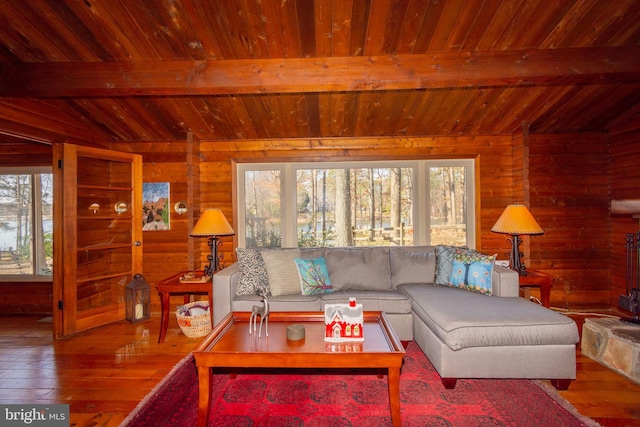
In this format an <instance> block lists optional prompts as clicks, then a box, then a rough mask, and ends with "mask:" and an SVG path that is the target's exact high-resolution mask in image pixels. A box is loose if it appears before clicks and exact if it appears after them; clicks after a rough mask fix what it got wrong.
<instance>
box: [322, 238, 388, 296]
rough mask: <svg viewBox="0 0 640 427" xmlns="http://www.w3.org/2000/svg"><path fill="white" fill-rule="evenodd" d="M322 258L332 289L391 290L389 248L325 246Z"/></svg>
mask: <svg viewBox="0 0 640 427" xmlns="http://www.w3.org/2000/svg"><path fill="white" fill-rule="evenodd" d="M324 258H325V259H326V261H327V268H328V270H329V277H331V284H332V286H333V290H334V291H339V290H347V289H359V290H376V291H384V290H389V289H391V272H390V268H389V249H388V248H384V247H367V248H325V249H324Z"/></svg>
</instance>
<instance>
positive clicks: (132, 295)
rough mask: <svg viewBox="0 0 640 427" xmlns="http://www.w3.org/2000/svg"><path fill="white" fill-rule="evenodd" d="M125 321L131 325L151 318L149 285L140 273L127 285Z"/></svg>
mask: <svg viewBox="0 0 640 427" xmlns="http://www.w3.org/2000/svg"><path fill="white" fill-rule="evenodd" d="M126 293H127V320H128V321H129V322H131V323H137V322H141V321H143V320H147V319H149V317H151V310H150V306H151V299H150V295H149V284H148V283H147V281H146V280H145V279H144V276H143V275H142V274H140V273H136V274H135V275H134V276H133V280H132V281H131V282H129V283H128V284H127V288H126Z"/></svg>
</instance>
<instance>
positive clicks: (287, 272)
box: [262, 248, 301, 296]
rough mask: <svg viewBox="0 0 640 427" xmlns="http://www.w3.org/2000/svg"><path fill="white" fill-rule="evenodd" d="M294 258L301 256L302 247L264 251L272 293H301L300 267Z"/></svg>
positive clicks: (263, 255) (263, 257) (276, 294)
mask: <svg viewBox="0 0 640 427" xmlns="http://www.w3.org/2000/svg"><path fill="white" fill-rule="evenodd" d="M294 258H300V249H297V248H296V249H272V250H265V251H262V259H263V260H264V265H265V267H266V268H267V275H268V276H269V289H271V295H273V296H279V295H291V294H300V293H301V292H300V281H299V280H298V268H297V267H296V263H295V261H294Z"/></svg>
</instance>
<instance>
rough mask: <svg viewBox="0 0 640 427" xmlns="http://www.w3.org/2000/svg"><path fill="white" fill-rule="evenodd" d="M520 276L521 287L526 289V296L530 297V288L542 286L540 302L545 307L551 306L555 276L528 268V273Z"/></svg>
mask: <svg viewBox="0 0 640 427" xmlns="http://www.w3.org/2000/svg"><path fill="white" fill-rule="evenodd" d="M519 278H520V279H519V280H520V287H521V288H523V289H524V290H525V298H527V297H528V288H540V302H541V303H542V305H543V306H544V307H547V308H549V307H550V305H551V287H552V286H553V280H554V279H553V276H550V275H548V274H546V273H543V272H541V271H538V270H530V269H527V275H526V276H519Z"/></svg>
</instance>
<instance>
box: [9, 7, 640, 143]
mask: <svg viewBox="0 0 640 427" xmlns="http://www.w3.org/2000/svg"><path fill="white" fill-rule="evenodd" d="M0 64H2V71H0V96H2V97H5V98H3V102H5V103H11V102H14V101H15V102H16V103H18V104H19V100H14V98H35V99H38V100H39V102H42V103H44V104H46V105H47V106H48V107H51V108H55V109H59V110H61V111H64V112H66V113H68V114H69V115H70V116H71V117H73V118H75V121H77V122H78V123H79V124H83V125H85V126H87V127H88V128H89V130H90V131H91V132H95V133H96V134H97V135H99V136H100V137H102V138H106V139H107V140H112V141H138V140H145V141H158V140H184V139H185V137H186V133H187V132H188V131H192V132H194V134H195V135H196V136H197V137H198V138H199V139H201V140H235V139H255V138H310V137H361V136H397V137H407V136H431V135H460V134H512V133H514V132H518V131H519V130H521V129H522V127H523V125H525V126H528V128H529V132H531V133H553V132H591V131H606V130H609V129H612V128H619V127H624V126H625V124H627V123H629V122H631V121H633V120H638V117H640V103H639V100H640V1H638V0H616V1H610V0H562V1H537V0H466V1H465V0H397V1H394V0H297V1H294V0H234V1H229V0H136V1H130V0H109V1H106V0H102V1H100V0H56V1H51V0H29V1H24V0H2V1H0ZM1 126H2V123H1V122H0V127H1ZM0 130H1V129H0Z"/></svg>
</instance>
